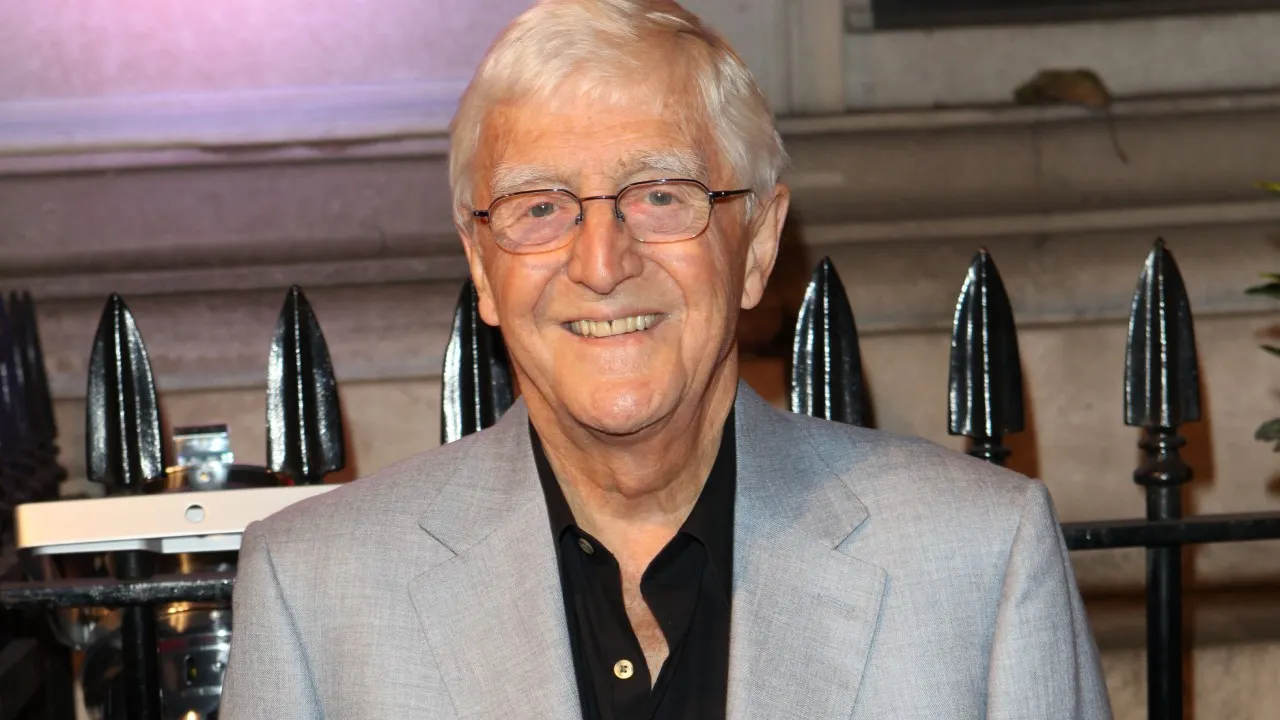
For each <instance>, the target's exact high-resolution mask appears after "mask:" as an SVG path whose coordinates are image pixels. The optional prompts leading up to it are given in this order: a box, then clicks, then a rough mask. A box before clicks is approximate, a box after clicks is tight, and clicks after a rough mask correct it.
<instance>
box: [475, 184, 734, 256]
mask: <svg viewBox="0 0 1280 720" xmlns="http://www.w3.org/2000/svg"><path fill="white" fill-rule="evenodd" d="M750 192H751V190H749V189H745V190H710V189H708V188H707V186H706V185H703V184H702V183H700V182H698V181H697V180H684V179H674V180H669V179H663V180H645V181H643V182H636V183H631V184H630V185H626V186H624V187H623V188H622V189H621V190H619V191H618V193H617V194H616V195H593V196H591V197H585V198H580V197H578V196H577V195H574V194H573V193H572V192H570V191H568V190H565V189H563V188H551V189H546V190H524V191H521V192H516V193H510V194H508V195H502V196H501V197H498V198H495V199H494V200H493V202H492V203H490V204H489V209H488V210H473V211H471V214H472V216H474V217H476V218H480V219H483V220H485V221H487V222H488V224H489V228H490V230H491V231H492V232H493V237H494V240H495V241H496V242H497V243H498V246H499V247H501V248H502V249H504V250H506V251H507V252H511V253H538V252H550V251H551V250H558V249H560V248H562V247H564V246H565V245H568V244H569V242H570V241H571V240H573V238H574V237H575V236H576V235H577V230H578V228H579V227H580V226H581V225H582V218H583V206H582V204H583V203H585V202H588V201H591V200H612V201H613V214H614V217H616V218H617V219H618V220H619V221H620V222H621V223H622V224H623V226H624V227H626V228H627V231H628V232H629V233H630V234H631V236H632V237H634V238H635V239H636V240H638V241H640V242H643V243H672V242H682V241H684V240H692V239H693V238H695V237H697V236H699V235H701V234H702V233H703V231H704V230H706V229H707V226H708V225H710V224H711V208H712V207H713V206H714V205H715V203H716V202H717V201H719V200H722V199H724V198H729V197H736V196H739V195H746V194H747V193H750Z"/></svg>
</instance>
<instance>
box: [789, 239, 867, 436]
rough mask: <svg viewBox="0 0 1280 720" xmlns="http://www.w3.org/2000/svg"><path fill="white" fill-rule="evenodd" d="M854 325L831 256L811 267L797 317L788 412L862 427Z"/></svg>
mask: <svg viewBox="0 0 1280 720" xmlns="http://www.w3.org/2000/svg"><path fill="white" fill-rule="evenodd" d="M864 393H865V390H864V383H863V377H862V354H861V352H860V350H859V347H858V327H857V324H856V323H855V322H854V317H853V310H852V308H850V306H849V296H848V295H847V294H845V289H844V284H843V283H842V282H840V275H839V274H838V273H837V272H836V269H835V266H834V265H833V264H832V262H831V258H829V257H824V258H822V260H821V261H820V262H819V263H818V265H817V267H815V268H814V270H813V275H812V276H811V278H810V279H809V285H808V287H807V288H806V289H805V293H804V303H803V304H801V306H800V313H799V315H798V317H797V318H796V329H795V341H794V345H793V347H792V353H791V411H792V412H795V413H800V414H802V415H810V416H812V417H819V418H824V419H827V420H834V421H836V422H842V423H847V424H849V425H864V424H865V421H866V414H865V410H866V399H865V394H864Z"/></svg>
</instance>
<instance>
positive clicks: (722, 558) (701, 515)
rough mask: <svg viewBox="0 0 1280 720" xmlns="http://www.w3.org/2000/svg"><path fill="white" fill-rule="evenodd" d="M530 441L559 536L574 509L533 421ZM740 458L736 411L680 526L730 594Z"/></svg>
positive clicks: (727, 421) (727, 420) (571, 524)
mask: <svg viewBox="0 0 1280 720" xmlns="http://www.w3.org/2000/svg"><path fill="white" fill-rule="evenodd" d="M529 442H530V444H531V445H532V447H533V462H534V465H535V466H536V467H537V470H538V480H539V481H540V482H541V483H542V492H543V495H544V496H545V497H546V502H547V515H548V517H549V518H550V520H551V533H552V536H553V537H555V538H556V539H559V538H560V536H561V534H562V533H564V531H565V530H566V529H568V528H572V527H576V522H575V520H574V517H573V511H572V510H571V509H570V508H569V502H568V501H567V500H566V499H565V497H564V490H562V489H561V487H560V482H559V481H558V480H557V479H556V475H555V471H554V470H552V469H551V463H549V462H548V461H547V456H546V453H545V452H543V449H542V440H541V439H540V438H539V437H538V431H537V430H536V429H534V427H533V423H532V422H530V423H529ZM737 476H738V458H737V437H736V429H735V422H734V410H733V409H730V411H729V416H728V417H727V418H725V422H724V430H723V432H722V433H721V436H720V449H719V450H718V451H717V452H716V459H715V463H714V464H712V466H711V473H710V474H709V475H708V476H707V482H706V484H705V485H703V488H702V493H701V494H700V495H699V496H698V500H697V502H695V503H694V505H693V509H692V510H691V511H690V512H689V517H688V518H686V519H685V521H684V524H683V525H681V526H680V532H681V533H684V534H687V535H690V536H692V537H694V538H696V539H697V540H698V541H699V542H701V543H702V544H703V546H704V547H706V549H707V557H708V558H709V559H710V562H711V567H712V568H713V569H714V570H715V571H716V574H717V575H718V576H719V578H720V579H721V580H722V581H723V582H724V584H725V591H726V593H727V594H731V588H730V584H731V580H730V579H731V578H732V577H733V573H732V571H733V519H734V517H733V509H734V498H735V496H736V494H737Z"/></svg>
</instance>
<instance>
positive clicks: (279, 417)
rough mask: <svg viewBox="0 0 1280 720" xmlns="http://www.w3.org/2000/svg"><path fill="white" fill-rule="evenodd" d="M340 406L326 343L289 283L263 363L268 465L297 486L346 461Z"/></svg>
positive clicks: (319, 478) (303, 298) (312, 314)
mask: <svg viewBox="0 0 1280 720" xmlns="http://www.w3.org/2000/svg"><path fill="white" fill-rule="evenodd" d="M345 455H346V445H345V438H344V437H343V424H342V408H341V405H340V403H339V401H338V381H337V379H336V378H335V377H334V373H333V361H332V360H330V358H329V346H328V344H327V343H326V342H325V339H324V333H323V332H322V331H321V330H320V322H319V321H318V320H317V319H316V315H315V312H313V311H312V309H311V303H309V302H307V297H306V295H304V294H303V293H302V288H300V287H298V286H297V285H294V286H293V287H291V288H290V289H289V294H288V295H287V296H286V297H285V301H284V307H282V308H281V309H280V318H279V320H277V321H276V332H275V336H274V337H273V338H272V340H271V352H270V355H269V356H268V361H267V465H268V466H269V467H270V469H271V470H272V471H274V472H276V473H278V474H280V475H285V476H288V477H290V478H292V479H293V482H295V483H296V484H298V485H315V484H319V483H322V482H324V477H325V476H326V475H328V474H329V473H331V472H334V471H337V470H341V469H342V468H343V467H344V466H345V465H346V457H345Z"/></svg>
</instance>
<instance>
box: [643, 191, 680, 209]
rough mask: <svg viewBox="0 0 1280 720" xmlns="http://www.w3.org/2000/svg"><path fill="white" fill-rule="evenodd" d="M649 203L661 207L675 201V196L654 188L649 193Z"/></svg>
mask: <svg viewBox="0 0 1280 720" xmlns="http://www.w3.org/2000/svg"><path fill="white" fill-rule="evenodd" d="M648 200H649V204H650V205H656V206H658V207H662V206H665V205H670V204H671V203H673V202H675V196H674V195H672V194H671V193H669V192H667V191H665V190H654V191H652V192H650V193H649V197H648Z"/></svg>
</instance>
